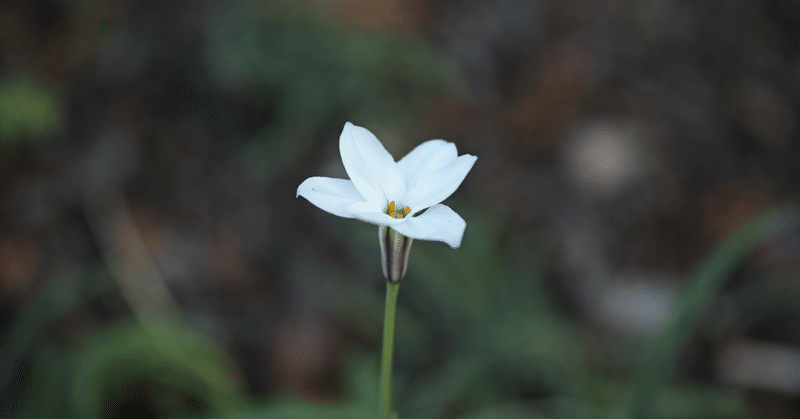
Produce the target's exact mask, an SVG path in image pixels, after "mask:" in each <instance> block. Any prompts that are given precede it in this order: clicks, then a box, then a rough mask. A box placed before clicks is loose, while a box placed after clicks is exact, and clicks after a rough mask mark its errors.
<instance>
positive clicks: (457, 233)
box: [390, 204, 467, 249]
mask: <svg viewBox="0 0 800 419" xmlns="http://www.w3.org/2000/svg"><path fill="white" fill-rule="evenodd" d="M390 218H391V217H390ZM403 220H405V222H404V223H401V224H398V225H395V226H391V227H392V228H393V229H395V230H397V231H398V232H400V234H402V235H404V236H406V237H411V238H414V239H417V240H435V241H440V242H445V243H447V244H448V245H449V246H450V247H452V248H453V249H457V248H458V247H460V246H461V239H463V238H464V230H465V229H466V228H467V222H466V221H464V219H463V218H461V216H460V215H458V214H456V212H455V211H453V210H452V209H450V207H448V206H447V205H442V204H439V205H434V206H432V207H430V208H428V210H427V211H425V213H423V214H422V215H420V216H418V217H408V218H404V219H403Z"/></svg>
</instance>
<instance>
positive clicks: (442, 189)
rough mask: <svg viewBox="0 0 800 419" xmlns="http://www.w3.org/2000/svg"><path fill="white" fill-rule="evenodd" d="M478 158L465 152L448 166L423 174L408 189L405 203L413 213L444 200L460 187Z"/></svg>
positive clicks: (404, 199)
mask: <svg viewBox="0 0 800 419" xmlns="http://www.w3.org/2000/svg"><path fill="white" fill-rule="evenodd" d="M477 159H478V158H477V157H475V156H472V155H469V154H464V155H463V156H459V157H458V158H457V159H456V160H455V161H453V162H450V163H449V164H447V165H446V166H444V167H440V168H439V169H436V170H434V171H432V172H430V173H428V174H426V175H425V176H422V177H421V178H420V179H419V181H417V183H416V184H414V186H412V187H411V188H409V189H408V192H406V196H405V198H403V201H402V202H403V204H404V205H407V206H409V207H411V213H412V214H414V213H416V212H417V211H420V210H422V209H424V208H428V207H429V206H431V205H436V204H438V203H440V202H442V201H444V200H445V199H447V197H448V196H450V195H452V194H453V192H455V190H456V189H458V186H459V185H461V182H462V181H463V180H464V178H465V177H466V176H467V173H469V171H470V169H472V165H473V164H475V160H477Z"/></svg>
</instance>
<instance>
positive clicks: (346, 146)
mask: <svg viewBox="0 0 800 419" xmlns="http://www.w3.org/2000/svg"><path fill="white" fill-rule="evenodd" d="M339 152H340V153H341V154H342V163H344V169H345V170H346V171H347V174H348V176H350V180H352V181H353V183H354V184H355V185H356V188H358V191H359V192H361V195H362V196H363V197H364V198H365V199H366V200H367V201H375V202H389V201H394V200H397V199H399V198H401V197H402V196H403V194H404V193H405V191H406V182H405V179H404V178H403V175H402V173H401V172H400V169H399V168H398V167H397V163H395V162H394V159H393V158H392V155H391V154H389V152H388V151H386V149H385V148H383V145H382V144H381V142H380V141H378V139H377V138H375V136H374V135H372V133H371V132H369V131H368V130H367V129H366V128H362V127H358V126H355V125H353V124H351V123H349V122H348V123H346V124H344V130H342V135H340V136H339Z"/></svg>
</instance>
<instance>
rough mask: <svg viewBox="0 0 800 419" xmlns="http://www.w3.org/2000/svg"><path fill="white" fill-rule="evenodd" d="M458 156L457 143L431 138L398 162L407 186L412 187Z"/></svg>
mask: <svg viewBox="0 0 800 419" xmlns="http://www.w3.org/2000/svg"><path fill="white" fill-rule="evenodd" d="M457 157H458V151H457V150H456V145H455V144H453V143H450V142H447V141H445V140H430V141H425V142H424V143H422V144H420V145H418V146H417V147H416V148H414V149H413V150H411V152H410V153H408V154H406V156H405V157H403V158H402V159H400V161H399V162H397V167H399V168H400V171H401V172H403V176H405V179H406V187H408V188H411V187H413V186H414V184H416V183H417V181H418V180H419V179H420V178H421V177H422V176H425V175H427V174H428V173H430V172H432V171H434V170H436V169H439V168H440V167H443V166H445V165H446V164H448V163H450V162H452V161H453V160H455V159H456V158H457Z"/></svg>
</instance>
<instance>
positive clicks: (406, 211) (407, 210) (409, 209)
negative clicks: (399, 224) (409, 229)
mask: <svg viewBox="0 0 800 419" xmlns="http://www.w3.org/2000/svg"><path fill="white" fill-rule="evenodd" d="M409 212H411V208H409V207H406V209H405V213H406V215H408V213H409Z"/></svg>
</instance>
